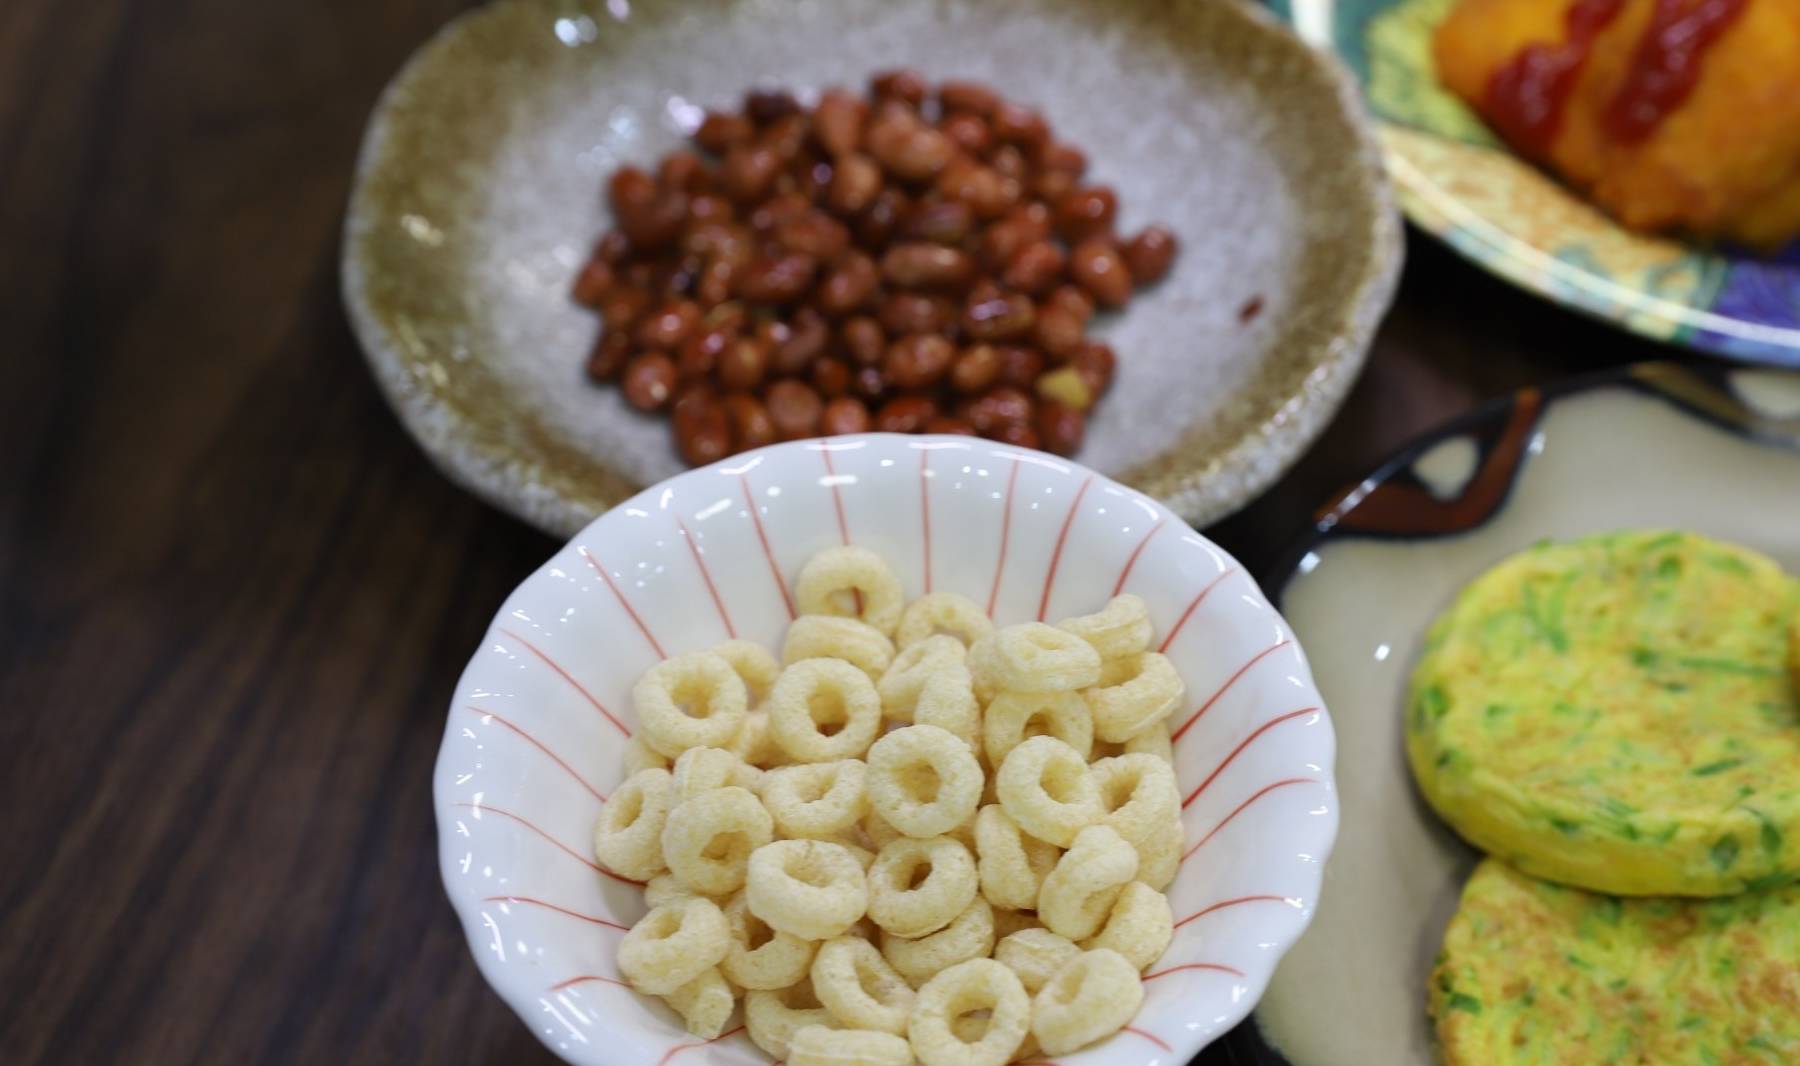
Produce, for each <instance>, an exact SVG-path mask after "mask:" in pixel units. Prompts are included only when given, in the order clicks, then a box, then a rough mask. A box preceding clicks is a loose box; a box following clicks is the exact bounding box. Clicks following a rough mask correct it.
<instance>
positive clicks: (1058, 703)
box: [981, 692, 1094, 766]
mask: <svg viewBox="0 0 1800 1066" xmlns="http://www.w3.org/2000/svg"><path fill="white" fill-rule="evenodd" d="M1032 737H1055V738H1056V739H1058V740H1060V741H1062V742H1063V743H1064V744H1067V745H1068V746H1069V747H1071V748H1074V749H1075V754H1077V755H1079V756H1081V758H1082V759H1083V760H1085V759H1087V757H1088V753H1089V752H1091V751H1092V750H1093V747H1094V716H1093V714H1092V713H1091V712H1089V711H1088V705H1087V702H1086V701H1085V700H1083V699H1082V698H1081V694H1080V693H1078V692H1002V693H1000V694H999V695H998V696H995V697H994V699H993V701H992V702H991V703H989V704H988V706H987V712H986V713H985V714H983V715H982V718H981V741H982V746H983V748H984V749H985V750H986V751H987V760H988V765H990V766H999V765H1000V764H1001V763H1003V762H1005V761H1006V755H1007V753H1008V752H1010V751H1012V750H1013V749H1014V748H1016V747H1018V746H1019V743H1020V742H1021V741H1024V740H1029V739H1030V738H1032Z"/></svg>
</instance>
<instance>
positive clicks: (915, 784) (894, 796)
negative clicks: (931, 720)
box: [869, 725, 982, 837]
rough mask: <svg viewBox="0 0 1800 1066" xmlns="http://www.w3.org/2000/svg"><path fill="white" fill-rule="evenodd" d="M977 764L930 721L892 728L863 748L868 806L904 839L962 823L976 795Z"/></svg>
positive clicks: (937, 832) (938, 832)
mask: <svg viewBox="0 0 1800 1066" xmlns="http://www.w3.org/2000/svg"><path fill="white" fill-rule="evenodd" d="M981 781H982V777H981V764H980V763H979V762H976V761H975V756H974V755H973V754H972V753H971V752H970V751H969V746H968V745H967V744H964V743H963V742H962V741H961V740H958V739H957V738H956V737H955V736H953V735H952V734H950V733H949V732H947V731H946V730H943V729H940V728H938V727H937V726H934V725H909V726H906V727H904V728H901V729H896V730H894V731H893V732H892V733H889V734H888V735H887V736H884V737H882V738H881V739H880V740H877V741H876V742H875V743H874V745H873V746H871V747H870V748H869V806H870V807H871V808H872V809H873V810H874V811H875V812H876V813H877V814H879V815H881V819H882V821H884V822H886V823H887V824H888V825H891V826H893V827H894V828H895V829H898V830H900V831H901V832H902V833H905V834H906V835H907V836H910V837H935V836H942V835H943V834H945V833H948V832H950V831H951V830H952V829H955V828H956V827H957V826H959V825H961V824H963V823H964V822H966V821H968V820H969V818H970V817H971V816H973V815H974V813H975V806H976V804H977V803H978V802H979V801H980V799H981Z"/></svg>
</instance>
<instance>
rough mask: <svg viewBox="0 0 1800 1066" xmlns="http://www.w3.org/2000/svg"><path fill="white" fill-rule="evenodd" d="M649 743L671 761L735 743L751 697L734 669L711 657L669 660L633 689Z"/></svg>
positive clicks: (699, 654) (647, 673) (704, 654)
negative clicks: (693, 750) (693, 751)
mask: <svg viewBox="0 0 1800 1066" xmlns="http://www.w3.org/2000/svg"><path fill="white" fill-rule="evenodd" d="M631 701H632V703H633V704H634V705H636V707H637V713H638V721H639V722H640V723H642V724H643V727H644V743H646V744H648V745H649V746H650V747H651V749H652V750H654V751H656V752H658V753H659V754H662V755H665V756H667V757H669V758H671V759H673V758H675V757H676V756H678V755H680V754H681V753H682V752H684V751H686V750H688V749H689V748H721V747H724V746H725V745H726V744H729V743H731V738H732V737H734V736H736V735H737V731H738V727H739V726H741V725H743V723H744V714H745V713H746V712H747V711H748V710H749V703H750V695H749V693H748V692H747V691H746V690H745V689H744V680H743V678H740V677H738V675H737V671H735V670H733V669H732V668H731V664H730V663H728V662H726V661H725V660H724V659H721V658H719V657H718V656H717V655H714V654H713V653H712V652H709V651H696V652H690V653H688V654H686V655H677V656H675V657H674V658H673V659H664V660H663V661H662V662H660V663H657V664H656V665H655V666H652V667H651V668H650V669H649V670H646V671H645V672H644V676H643V677H640V678H638V682H637V684H635V685H633V686H632V687H631Z"/></svg>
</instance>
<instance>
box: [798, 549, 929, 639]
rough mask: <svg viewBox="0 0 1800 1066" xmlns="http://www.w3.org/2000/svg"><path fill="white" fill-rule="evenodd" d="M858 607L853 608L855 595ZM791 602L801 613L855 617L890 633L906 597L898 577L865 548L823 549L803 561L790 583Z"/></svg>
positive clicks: (897, 622) (896, 623) (887, 633)
mask: <svg viewBox="0 0 1800 1066" xmlns="http://www.w3.org/2000/svg"><path fill="white" fill-rule="evenodd" d="M858 593H860V594H861V599H862V610H861V612H860V613H859V612H858V611H857V598H858V597H857V594H858ZM794 602H795V604H796V605H797V606H798V607H799V608H800V613H801V614H831V615H838V616H840V617H847V618H857V619H859V620H860V621H864V622H867V623H868V624H870V625H872V626H874V627H875V628H876V629H879V630H881V632H882V635H883V636H892V635H893V633H894V629H895V627H896V626H898V625H899V624H900V613H901V611H902V610H904V609H905V607H906V600H905V599H904V597H903V596H902V595H901V592H900V579H899V578H897V577H895V576H894V572H893V571H892V570H890V569H888V564H887V562H886V561H885V560H883V559H882V558H881V556H879V555H876V554H875V553H874V552H872V551H870V550H869V549H867V548H858V547H854V546H848V545H847V546H845V547H842V548H827V549H825V550H824V551H822V552H820V553H819V554H817V555H815V556H813V557H812V558H811V559H809V560H807V563H806V565H805V566H803V567H801V568H800V578H799V580H797V581H795V582H794Z"/></svg>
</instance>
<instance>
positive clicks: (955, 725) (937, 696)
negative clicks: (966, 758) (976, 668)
mask: <svg viewBox="0 0 1800 1066" xmlns="http://www.w3.org/2000/svg"><path fill="white" fill-rule="evenodd" d="M912 720H913V724H914V725H934V726H937V727H938V728H939V729H942V730H944V731H945V732H947V733H949V734H951V735H952V736H954V737H956V738H957V739H958V740H961V741H962V742H963V743H964V744H967V745H968V746H969V750H970V751H973V752H976V753H978V754H979V753H980V751H981V704H980V702H979V701H977V700H976V698H975V688H974V682H973V681H972V680H971V679H970V678H969V668H968V667H966V666H964V665H963V664H961V663H953V664H951V665H949V666H946V667H944V669H942V670H940V671H938V672H937V673H936V674H934V675H932V677H931V679H930V680H929V681H926V682H925V685H924V687H923V688H921V689H919V699H918V702H916V703H914V704H913V715H912Z"/></svg>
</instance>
